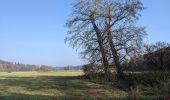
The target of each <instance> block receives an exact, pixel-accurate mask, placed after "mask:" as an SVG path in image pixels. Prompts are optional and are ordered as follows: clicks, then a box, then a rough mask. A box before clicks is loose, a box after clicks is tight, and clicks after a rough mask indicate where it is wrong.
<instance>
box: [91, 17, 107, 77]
mask: <svg viewBox="0 0 170 100" xmlns="http://www.w3.org/2000/svg"><path fill="white" fill-rule="evenodd" d="M91 22H92V25H93V28H94V30H95V32H96V36H97V40H98V44H99V47H100V51H101V55H102V60H103V66H104V71H105V75H106V78H107V79H108V78H109V72H108V66H109V63H108V59H107V54H106V49H105V47H104V45H103V38H102V35H101V32H100V30H99V29H98V27H97V25H96V23H95V20H94V15H92V16H91Z"/></svg>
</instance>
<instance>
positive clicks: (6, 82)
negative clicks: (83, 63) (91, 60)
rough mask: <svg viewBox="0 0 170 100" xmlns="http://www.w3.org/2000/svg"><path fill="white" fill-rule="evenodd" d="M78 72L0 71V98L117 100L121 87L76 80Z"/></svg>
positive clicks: (22, 99)
mask: <svg viewBox="0 0 170 100" xmlns="http://www.w3.org/2000/svg"><path fill="white" fill-rule="evenodd" d="M80 75H82V72H41V73H40V72H12V73H5V72H3V73H0V100H82V99H84V100H95V99H104V100H105V99H110V100H115V99H117V100H120V99H124V98H125V97H126V96H127V93H126V92H124V91H123V90H119V89H117V88H113V87H110V86H109V85H102V84H99V83H96V82H92V81H88V80H83V79H80Z"/></svg>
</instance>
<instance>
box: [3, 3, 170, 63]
mask: <svg viewBox="0 0 170 100" xmlns="http://www.w3.org/2000/svg"><path fill="white" fill-rule="evenodd" d="M142 1H143V4H144V6H145V7H146V10H144V11H143V12H142V13H141V14H142V16H141V18H140V20H139V22H138V24H139V25H141V26H146V27H147V29H146V30H147V32H148V37H147V39H146V41H147V42H155V41H166V42H169V43H170V39H169V38H170V26H169V23H170V11H169V10H170V6H169V5H170V1H169V0H142ZM72 2H73V0H0V59H2V60H7V61H12V62H18V61H19V62H21V63H25V64H37V65H41V64H45V65H52V66H65V65H80V64H83V63H84V60H82V59H81V58H80V57H79V55H78V52H76V50H74V49H72V48H71V47H69V46H68V45H66V44H65V43H64V38H65V36H66V34H67V28H66V27H64V25H65V22H66V20H67V19H68V18H69V15H70V13H71V3H72Z"/></svg>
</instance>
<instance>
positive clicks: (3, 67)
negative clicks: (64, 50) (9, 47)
mask: <svg viewBox="0 0 170 100" xmlns="http://www.w3.org/2000/svg"><path fill="white" fill-rule="evenodd" d="M52 70H54V68H53V67H51V66H47V65H41V66H37V65H29V64H20V63H12V62H8V61H3V60H0V72H19V71H52Z"/></svg>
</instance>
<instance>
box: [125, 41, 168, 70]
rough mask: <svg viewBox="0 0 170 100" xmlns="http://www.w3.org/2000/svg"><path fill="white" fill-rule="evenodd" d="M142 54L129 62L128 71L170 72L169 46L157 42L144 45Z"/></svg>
mask: <svg viewBox="0 0 170 100" xmlns="http://www.w3.org/2000/svg"><path fill="white" fill-rule="evenodd" d="M143 48H144V49H145V50H144V52H145V53H144V54H141V55H139V56H137V57H135V58H133V59H131V61H130V62H128V63H127V64H124V65H128V70H132V71H165V70H170V44H168V43H165V42H157V43H155V44H150V45H145V46H144V47H143Z"/></svg>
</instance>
